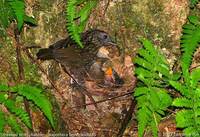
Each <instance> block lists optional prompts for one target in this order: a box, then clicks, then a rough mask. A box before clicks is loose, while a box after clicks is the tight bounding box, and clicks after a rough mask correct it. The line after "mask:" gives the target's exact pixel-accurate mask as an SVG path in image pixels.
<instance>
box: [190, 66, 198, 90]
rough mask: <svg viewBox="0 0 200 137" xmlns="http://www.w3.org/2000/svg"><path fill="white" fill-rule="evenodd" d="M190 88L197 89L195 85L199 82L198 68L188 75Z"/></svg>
mask: <svg viewBox="0 0 200 137" xmlns="http://www.w3.org/2000/svg"><path fill="white" fill-rule="evenodd" d="M190 79H191V86H192V87H193V88H197V84H198V82H199V81H200V68H197V69H194V70H193V71H192V72H191V74H190Z"/></svg>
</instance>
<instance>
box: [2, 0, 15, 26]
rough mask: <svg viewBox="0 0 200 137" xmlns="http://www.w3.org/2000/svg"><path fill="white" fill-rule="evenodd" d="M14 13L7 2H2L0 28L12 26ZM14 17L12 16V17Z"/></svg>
mask: <svg viewBox="0 0 200 137" xmlns="http://www.w3.org/2000/svg"><path fill="white" fill-rule="evenodd" d="M11 13H12V11H11V9H10V8H9V5H8V4H7V2H6V1H5V0H1V1H0V24H1V25H0V26H2V27H3V28H4V29H5V28H7V27H8V25H9V24H10V19H12V17H13V14H11ZM11 15H12V16H11Z"/></svg>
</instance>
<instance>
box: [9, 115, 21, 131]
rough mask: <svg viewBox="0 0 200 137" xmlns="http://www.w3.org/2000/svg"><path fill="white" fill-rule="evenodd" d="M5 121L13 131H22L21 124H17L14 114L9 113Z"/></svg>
mask: <svg viewBox="0 0 200 137" xmlns="http://www.w3.org/2000/svg"><path fill="white" fill-rule="evenodd" d="M7 122H8V125H9V126H10V127H11V129H12V131H13V132H14V133H18V134H19V133H23V130H22V128H21V126H20V125H19V124H18V122H17V119H16V118H15V117H14V116H12V115H10V116H9V117H8V118H7Z"/></svg>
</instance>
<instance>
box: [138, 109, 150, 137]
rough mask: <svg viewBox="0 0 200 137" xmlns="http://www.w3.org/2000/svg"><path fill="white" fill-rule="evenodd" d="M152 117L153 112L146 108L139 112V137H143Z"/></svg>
mask: <svg viewBox="0 0 200 137" xmlns="http://www.w3.org/2000/svg"><path fill="white" fill-rule="evenodd" d="M150 115H151V112H150V111H149V109H148V108H147V107H146V106H144V107H142V108H141V109H139V110H138V112H137V120H138V136H139V137H142V136H143V133H144V131H145V127H146V126H147V125H148V122H149V119H150Z"/></svg>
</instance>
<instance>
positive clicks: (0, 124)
mask: <svg viewBox="0 0 200 137" xmlns="http://www.w3.org/2000/svg"><path fill="white" fill-rule="evenodd" d="M5 124H6V120H5V115H4V113H3V112H2V111H1V110H0V133H3V130H4V126H5Z"/></svg>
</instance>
